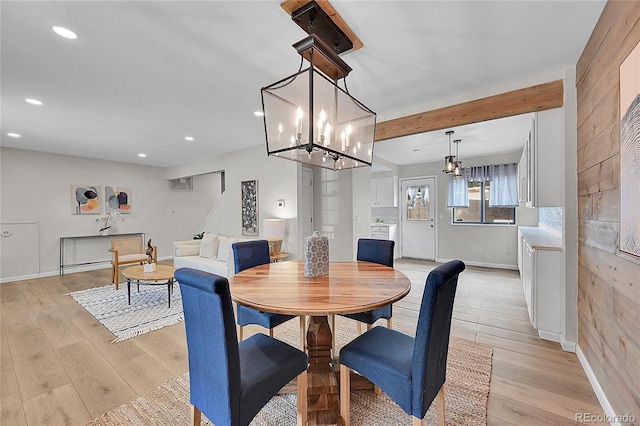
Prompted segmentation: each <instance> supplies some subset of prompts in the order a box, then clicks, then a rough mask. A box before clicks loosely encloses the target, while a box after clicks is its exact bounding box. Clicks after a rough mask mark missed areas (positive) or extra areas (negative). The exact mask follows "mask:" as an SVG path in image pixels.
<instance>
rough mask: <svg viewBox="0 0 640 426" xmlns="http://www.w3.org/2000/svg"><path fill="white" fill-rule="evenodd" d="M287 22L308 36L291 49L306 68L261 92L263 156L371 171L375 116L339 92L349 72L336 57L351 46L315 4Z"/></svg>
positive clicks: (347, 66)
mask: <svg viewBox="0 0 640 426" xmlns="http://www.w3.org/2000/svg"><path fill="white" fill-rule="evenodd" d="M291 18H292V19H293V20H294V21H295V22H296V23H298V25H300V27H302V28H303V29H304V30H305V31H307V32H308V34H309V36H308V37H306V38H304V39H302V40H300V41H299V42H297V43H295V44H294V45H293V47H294V48H295V49H296V50H297V52H298V53H299V54H300V55H301V56H302V57H303V58H304V59H306V60H307V61H308V62H309V67H308V68H306V69H302V66H301V67H300V68H301V69H300V70H299V71H298V72H297V73H295V74H293V75H290V76H289V77H286V78H284V79H282V80H280V81H277V82H275V83H273V84H271V85H269V86H266V87H263V88H262V90H261V94H262V109H263V112H264V127H265V134H266V139H267V154H268V155H275V156H277V157H281V158H286V159H289V160H294V161H298V162H300V163H305V164H309V165H312V166H317V167H324V168H327V169H331V170H342V169H352V168H355V167H363V166H371V164H372V160H373V139H374V136H375V126H376V113H375V112H373V111H371V110H370V109H369V108H367V107H366V106H365V105H363V104H362V103H361V102H360V101H358V100H357V99H355V98H354V97H353V96H351V95H350V94H349V92H348V91H347V90H346V84H345V89H342V88H340V87H338V81H339V80H340V79H342V80H343V81H344V79H345V77H346V76H347V75H348V74H349V72H350V71H351V68H350V67H349V65H347V64H346V63H345V62H344V61H343V60H342V59H341V58H340V57H339V56H338V54H339V53H341V52H344V51H346V50H349V49H351V48H352V46H353V45H352V43H351V41H350V40H349V38H348V37H347V36H346V35H345V34H344V33H343V32H342V30H340V28H338V26H337V25H336V24H335V22H334V21H333V20H331V18H330V17H329V16H328V15H327V14H326V13H325V12H324V11H323V10H322V8H320V6H318V5H317V4H316V3H315V1H311V2H309V3H307V4H306V5H304V6H302V7H300V8H299V9H297V10H295V11H294V12H293V13H292V15H291Z"/></svg>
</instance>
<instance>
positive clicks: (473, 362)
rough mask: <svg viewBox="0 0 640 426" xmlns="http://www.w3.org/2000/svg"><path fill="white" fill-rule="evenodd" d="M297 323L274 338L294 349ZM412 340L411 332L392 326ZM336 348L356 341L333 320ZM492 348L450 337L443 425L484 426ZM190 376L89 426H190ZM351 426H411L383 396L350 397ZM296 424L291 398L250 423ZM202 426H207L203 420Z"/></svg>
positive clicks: (278, 400) (347, 327)
mask: <svg viewBox="0 0 640 426" xmlns="http://www.w3.org/2000/svg"><path fill="white" fill-rule="evenodd" d="M297 323H298V321H297V320H293V321H289V322H287V323H285V324H283V325H281V326H279V327H277V328H275V330H274V331H275V337H277V338H279V339H281V340H284V341H286V342H288V343H290V344H291V345H293V346H297V345H298V342H299V334H298V327H297ZM395 328H396V329H397V330H399V331H402V332H405V333H407V334H413V330H410V329H407V328H405V327H401V326H396V327H395ZM336 329H337V330H338V332H337V334H336V346H338V347H342V346H344V345H345V344H346V343H347V342H349V341H350V340H352V339H353V338H354V337H355V335H356V325H355V322H353V321H350V320H347V319H344V318H341V317H337V318H336ZM492 355H493V348H492V347H491V346H487V345H483V344H480V343H475V342H471V341H468V340H463V339H459V338H456V337H451V341H450V344H449V357H448V361H447V382H446V388H445V401H446V424H447V425H449V426H451V425H460V426H462V425H486V423H487V420H486V419H487V398H488V395H489V381H490V379H491V358H492ZM190 419H191V417H190V405H189V375H188V374H184V375H182V376H180V377H177V378H175V379H173V380H171V381H169V382H168V383H165V384H164V385H162V386H160V387H159V388H157V389H155V390H153V391H151V392H150V393H148V394H146V395H143V396H140V397H138V398H137V399H136V400H135V401H133V402H131V403H129V404H125V405H122V406H120V407H118V408H116V409H114V410H112V411H110V412H108V413H106V414H104V415H103V416H101V417H99V418H97V419H95V420H94V421H93V422H91V423H90V425H91V426H116V425H169V424H175V425H177V424H189V422H190ZM351 423H352V424H353V425H380V426H390V425H410V424H411V417H410V416H409V415H407V414H406V413H405V412H404V411H402V409H401V408H400V407H398V406H397V405H396V404H395V403H394V402H393V401H391V399H389V398H388V397H387V396H386V395H385V394H381V395H375V394H374V393H373V391H354V392H352V393H351ZM295 424H296V395H295V394H282V395H277V396H275V397H274V398H273V399H272V400H271V401H270V402H269V403H268V404H267V405H266V406H265V407H264V408H263V409H262V410H261V411H260V412H259V413H258V415H257V416H256V417H255V419H254V420H253V422H252V423H251V425H253V426H286V425H292V426H293V425H295ZM423 424H425V425H435V424H437V422H436V415H435V404H433V405H432V407H431V408H430V409H429V411H428V412H427V415H426V416H425V421H424V422H423ZM202 425H207V426H210V425H211V423H210V422H209V421H208V420H207V419H206V418H205V417H204V416H203V421H202Z"/></svg>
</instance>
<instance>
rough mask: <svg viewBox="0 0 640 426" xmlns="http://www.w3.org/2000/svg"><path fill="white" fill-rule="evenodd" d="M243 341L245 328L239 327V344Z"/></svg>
mask: <svg viewBox="0 0 640 426" xmlns="http://www.w3.org/2000/svg"><path fill="white" fill-rule="evenodd" d="M243 339H244V327H243V326H241V325H239V326H238V342H242V340H243Z"/></svg>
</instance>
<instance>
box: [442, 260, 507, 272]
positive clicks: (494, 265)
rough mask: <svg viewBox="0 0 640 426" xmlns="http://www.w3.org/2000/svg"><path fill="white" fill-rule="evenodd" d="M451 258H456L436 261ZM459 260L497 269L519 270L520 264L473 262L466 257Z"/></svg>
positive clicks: (467, 263) (466, 263)
mask: <svg viewBox="0 0 640 426" xmlns="http://www.w3.org/2000/svg"><path fill="white" fill-rule="evenodd" d="M450 260H454V259H437V260H436V262H438V263H446V262H449V261H450ZM459 260H462V261H463V262H464V263H465V265H468V266H480V267H482V268H496V269H512V270H514V271H517V270H518V265H508V264H505V263H486V262H473V261H470V260H464V259H459Z"/></svg>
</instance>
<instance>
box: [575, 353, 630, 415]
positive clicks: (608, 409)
mask: <svg viewBox="0 0 640 426" xmlns="http://www.w3.org/2000/svg"><path fill="white" fill-rule="evenodd" d="M576 355H577V356H578V361H580V365H582V369H583V370H584V372H585V374H586V375H587V379H589V383H591V387H592V388H593V391H594V392H595V394H596V398H598V402H600V405H601V406H602V409H603V410H604V414H605V416H607V418H608V419H612V420H613V421H611V425H612V426H620V422H619V421H617V416H616V413H615V411H613V407H612V406H611V404H610V403H609V399H607V395H605V393H604V390H603V389H602V386H600V383H599V382H598V379H597V378H596V375H595V373H594V372H593V370H592V369H591V366H590V365H589V362H588V361H587V358H586V357H585V356H584V352H582V349H580V345H576Z"/></svg>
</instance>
